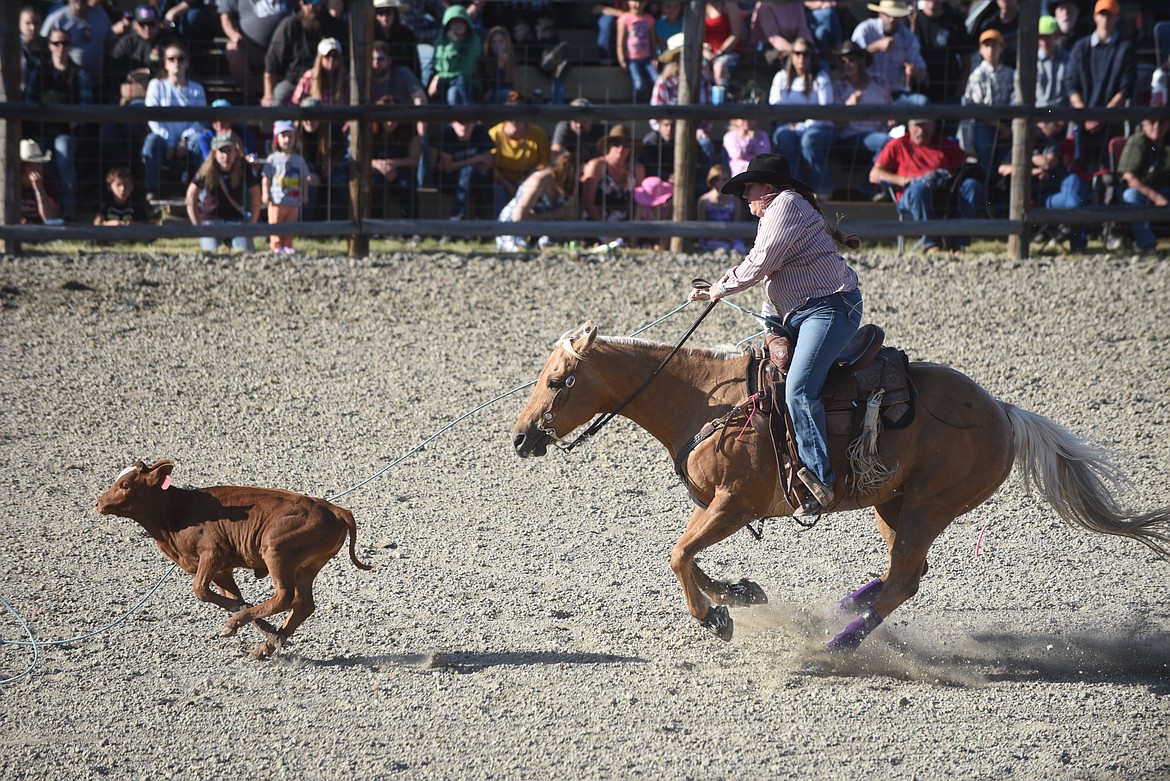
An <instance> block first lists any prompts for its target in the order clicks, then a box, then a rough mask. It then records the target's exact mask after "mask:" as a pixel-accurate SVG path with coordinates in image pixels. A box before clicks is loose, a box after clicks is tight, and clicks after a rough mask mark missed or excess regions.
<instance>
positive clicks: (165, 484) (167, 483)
mask: <svg viewBox="0 0 1170 781" xmlns="http://www.w3.org/2000/svg"><path fill="white" fill-rule="evenodd" d="M170 487H171V476H170V475H167V476H166V477H164V478H163V481H162V489H163V490H164V491H165V490H167V489H168V488H170Z"/></svg>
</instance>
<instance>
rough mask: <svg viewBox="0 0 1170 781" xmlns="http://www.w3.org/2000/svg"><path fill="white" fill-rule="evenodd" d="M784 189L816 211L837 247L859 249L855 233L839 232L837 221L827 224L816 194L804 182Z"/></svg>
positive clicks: (859, 240)
mask: <svg viewBox="0 0 1170 781" xmlns="http://www.w3.org/2000/svg"><path fill="white" fill-rule="evenodd" d="M784 189H785V190H792V191H793V192H795V193H796V194H797V195H799V196H800V197H801V198H804V200H805V201H807V202H808V205H809V206H811V207H813V208H814V209H816V211H817V214H819V215H821V220H822V221H823V222H824V223H825V233H828V234H829V235H830V236H832V237H833V241H835V242H836V243H837V245H838V246H840V247H845V248H847V249H852V250H855V249H860V248H861V238H860V237H859V236H858V235H857V234H856V233H846V232H845V231H843V230H841V226H840V223H839V222H838V221H834V223H833V224H832V225H830V224H829V220H828V218H826V217H825V213H824V212H823V211H821V205H820V203H819V202H818V201H817V194H816V193H814V192H813V190H812V188H811V187H809V186H808V185H807V184H805V183H804V182H799V183H795V184H792V185H789V186H788V187H785V188H784ZM781 192H782V191H781Z"/></svg>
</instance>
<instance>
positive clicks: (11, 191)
mask: <svg viewBox="0 0 1170 781" xmlns="http://www.w3.org/2000/svg"><path fill="white" fill-rule="evenodd" d="M21 5H22V3H5V4H4V9H3V10H2V11H0V103H7V102H14V103H15V102H22V101H23V100H24V96H23V95H21V94H20V8H21ZM22 125H23V122H22V121H21V120H19V119H9V120H6V121H4V122H0V209H2V210H3V214H0V217H2V218H3V220H2V221H3V223H4V224H5V225H17V224H19V223H20V137H21V135H22ZM0 252H4V253H17V252H20V242H19V241H5V240H2V239H0Z"/></svg>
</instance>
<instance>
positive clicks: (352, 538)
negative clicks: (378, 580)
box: [337, 507, 373, 570]
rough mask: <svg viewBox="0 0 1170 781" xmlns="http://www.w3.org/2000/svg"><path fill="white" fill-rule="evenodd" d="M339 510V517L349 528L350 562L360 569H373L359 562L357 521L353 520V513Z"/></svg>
mask: <svg viewBox="0 0 1170 781" xmlns="http://www.w3.org/2000/svg"><path fill="white" fill-rule="evenodd" d="M337 510H338V512H337V516H338V517H339V518H341V521H342V523H344V524H345V525H346V526H347V527H348V528H349V560H350V561H352V562H353V565H354V566H355V567H357V568H358V569H366V570H369V569H373V567H371V566H370V565H369V564H363V563H362V562H361V561H359V560H358V557H357V521H355V520H354V519H353V513H351V512H350V511H349V510H346V509H345V508H343V507H338V508H337Z"/></svg>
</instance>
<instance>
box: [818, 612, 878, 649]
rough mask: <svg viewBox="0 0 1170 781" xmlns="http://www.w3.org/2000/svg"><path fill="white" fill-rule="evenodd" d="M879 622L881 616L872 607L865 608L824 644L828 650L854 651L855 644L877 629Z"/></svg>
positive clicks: (857, 644) (858, 643)
mask: <svg viewBox="0 0 1170 781" xmlns="http://www.w3.org/2000/svg"><path fill="white" fill-rule="evenodd" d="M881 622H882V618H881V616H879V615H878V614H877V613H876V612H875V611H874V609H873V608H872V607H871V608H866V611H865V612H864V613H862V614H861V615H859V616H858V617H857V618H855V619H853V620H852V621H850V622H849V625H848V626H846V627H845V628H844V629H843V630H842V631H841V633H840V634H838V635H837V636H836V637H834V638H833V639H832V640H830V641H829V642H828V643H826V645H827V646H828V647H829V650H830V651H856V650H857V646H859V645H861V641H862V640H864V639H865V638H866V636H867V635H868V634H869V633H870V632H872V631H873V630H875V629H877V628H878V625H880V624H881Z"/></svg>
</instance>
